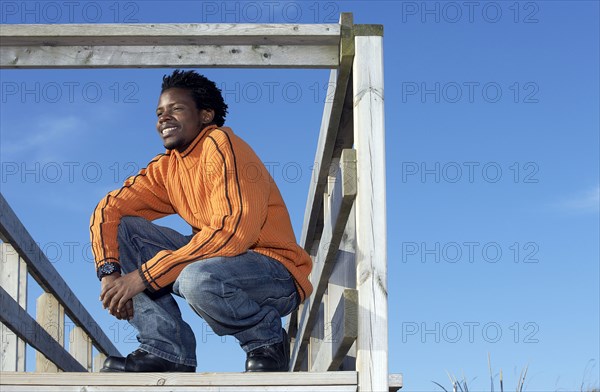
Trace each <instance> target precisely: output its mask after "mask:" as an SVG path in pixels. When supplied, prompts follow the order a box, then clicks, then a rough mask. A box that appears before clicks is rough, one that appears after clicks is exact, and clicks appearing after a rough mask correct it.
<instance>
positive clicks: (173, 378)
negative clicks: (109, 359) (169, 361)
mask: <svg viewBox="0 0 600 392" xmlns="http://www.w3.org/2000/svg"><path fill="white" fill-rule="evenodd" d="M357 380H358V374H357V373H356V372H322V373H305V372H302V373H289V372H279V373H277V372H275V373H111V374H110V376H107V375H106V374H105V373H104V374H103V373H71V374H68V373H62V374H56V373H54V374H52V373H50V374H39V373H13V374H10V373H6V374H2V377H0V385H23V386H29V387H31V386H35V385H40V386H44V385H57V386H68V385H71V386H118V385H122V386H129V388H130V389H129V390H136V391H137V390H140V389H138V388H132V387H144V386H147V387H150V386H161V387H162V388H166V389H167V390H173V389H174V387H176V386H179V387H183V386H197V387H198V386H214V387H215V388H214V389H212V391H217V390H221V391H222V390H225V389H218V388H217V387H219V388H223V387H265V386H282V387H290V388H294V387H303V388H304V389H301V390H302V391H320V390H321V389H320V387H326V386H336V385H337V386H353V387H354V390H356V384H357ZM311 386H312V387H313V388H312V389H311V388H307V387H311ZM257 389H258V388H257ZM162 390H163V391H164V390H165V389H162ZM188 390H190V389H188ZM227 390H228V389H227ZM237 390H238V391H243V390H244V389H237ZM246 390H250V389H246ZM254 390H256V389H254ZM260 390H263V391H264V390H266V389H260ZM290 390H293V389H290ZM295 390H298V389H295ZM2 391H4V387H3V388H2Z"/></svg>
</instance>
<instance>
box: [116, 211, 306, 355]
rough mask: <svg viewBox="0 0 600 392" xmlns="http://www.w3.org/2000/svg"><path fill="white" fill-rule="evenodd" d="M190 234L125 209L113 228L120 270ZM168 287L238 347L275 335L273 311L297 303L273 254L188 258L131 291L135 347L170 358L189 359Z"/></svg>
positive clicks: (191, 343) (190, 343)
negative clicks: (174, 273) (151, 284)
mask: <svg viewBox="0 0 600 392" xmlns="http://www.w3.org/2000/svg"><path fill="white" fill-rule="evenodd" d="M192 237H193V236H192V235H189V236H185V235H182V234H180V233H178V232H177V231H175V230H172V229H169V228H167V227H162V226H159V225H156V224H154V223H152V222H150V221H148V220H146V219H143V218H139V217H133V216H126V217H123V218H122V219H121V223H120V225H119V231H118V241H119V255H120V261H121V268H122V270H123V273H128V272H132V271H135V270H137V269H138V268H139V267H140V265H141V264H143V263H145V262H146V261H148V260H150V259H151V258H152V257H153V256H154V255H156V253H158V252H159V251H161V250H175V249H179V248H181V247H182V246H184V245H185V244H187V243H188V242H189V241H190V240H191V239H192ZM171 294H176V295H178V296H180V297H182V298H184V299H185V300H186V301H187V302H188V303H189V304H190V306H191V307H192V309H193V310H194V311H195V312H196V313H197V314H198V315H200V316H201V317H202V318H203V319H204V320H205V321H206V323H207V324H208V325H209V326H210V327H211V328H212V330H213V331H214V332H215V334H217V335H219V336H223V335H232V336H234V337H235V338H236V339H237V340H238V341H239V343H240V346H241V347H242V349H243V350H244V351H246V352H249V351H252V350H254V349H256V348H259V347H262V346H266V345H270V344H274V343H279V342H281V341H282V332H281V317H283V316H285V315H287V314H289V313H291V312H292V311H293V310H294V309H296V308H297V307H298V305H299V295H298V292H297V290H296V285H295V283H294V278H293V277H292V275H291V274H290V273H289V271H288V270H287V269H286V268H285V266H283V264H281V263H280V262H279V261H277V260H274V259H272V258H270V257H267V256H264V255H261V254H259V253H256V252H254V251H251V250H250V251H248V252H246V253H243V254H241V255H238V256H235V257H213V258H209V259H203V260H199V261H196V262H192V263H190V264H188V265H187V266H186V267H185V268H184V269H183V270H182V271H181V273H180V274H179V277H178V278H177V280H175V282H174V283H173V284H172V285H171V286H169V287H165V288H163V289H161V290H159V291H157V292H153V293H150V292H148V291H144V292H142V293H139V294H138V295H136V296H135V297H133V311H134V313H133V319H132V320H130V323H131V325H133V326H134V327H135V328H136V329H137V331H138V335H137V339H138V341H139V342H140V348H142V349H144V350H146V351H148V352H150V353H152V354H154V355H157V356H159V357H161V358H163V359H166V360H168V361H171V362H175V363H180V364H184V365H188V366H196V339H195V337H194V333H193V332H192V329H191V328H190V326H189V325H188V324H187V323H186V322H185V321H183V319H182V318H181V311H180V310H179V306H178V305H177V302H176V301H175V299H174V298H173V296H172V295H171Z"/></svg>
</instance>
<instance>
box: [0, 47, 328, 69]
mask: <svg viewBox="0 0 600 392" xmlns="http://www.w3.org/2000/svg"><path fill="white" fill-rule="evenodd" d="M338 61H339V60H338V48H337V46H302V45H293V46H268V45H260V46H259V45H255V46H247V45H246V46H245V45H226V46H208V45H171V46H48V45H44V46H3V47H1V48H0V68H5V69H8V68H169V67H204V68H335V67H337V66H338Z"/></svg>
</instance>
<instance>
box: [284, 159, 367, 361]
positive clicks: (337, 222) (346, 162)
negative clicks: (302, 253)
mask: <svg viewBox="0 0 600 392" xmlns="http://www.w3.org/2000/svg"><path fill="white" fill-rule="evenodd" d="M355 182H356V153H355V151H354V150H351V149H347V150H344V151H343V152H342V155H341V160H340V165H339V169H338V170H337V176H336V184H335V185H334V187H333V189H332V192H331V194H330V195H329V196H328V203H329V206H328V207H327V209H328V210H329V211H330V213H329V214H328V216H327V217H326V219H325V221H324V227H323V234H322V237H321V242H320V245H319V250H318V253H317V256H316V257H315V259H314V263H313V271H312V273H311V280H312V281H313V285H314V291H313V294H312V295H311V296H310V298H309V299H308V300H307V301H306V302H307V304H306V305H305V306H304V307H303V308H302V315H301V317H300V319H299V328H298V334H297V336H296V338H297V340H296V344H295V345H294V347H293V351H292V355H291V362H290V366H291V367H290V369H293V370H298V369H299V366H300V361H301V360H302V356H303V355H304V353H303V351H304V349H305V347H306V344H307V343H308V340H309V337H310V333H311V331H312V329H313V326H314V323H315V320H316V319H317V310H318V308H315V307H316V306H318V305H319V304H320V303H321V300H322V297H323V293H324V292H325V289H326V288H327V283H328V280H329V276H330V275H331V271H332V269H333V265H334V260H335V256H336V254H337V252H338V249H339V246H340V242H341V240H342V236H343V234H344V228H345V227H346V223H347V221H348V216H349V215H350V210H351V209H352V203H353V201H354V198H355V197H356V184H355ZM292 366H293V367H292Z"/></svg>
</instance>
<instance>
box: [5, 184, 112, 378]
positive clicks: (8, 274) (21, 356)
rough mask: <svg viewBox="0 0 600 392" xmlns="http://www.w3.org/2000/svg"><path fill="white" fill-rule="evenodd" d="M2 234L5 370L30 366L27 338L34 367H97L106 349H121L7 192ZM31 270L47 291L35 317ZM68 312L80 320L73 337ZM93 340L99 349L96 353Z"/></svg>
mask: <svg viewBox="0 0 600 392" xmlns="http://www.w3.org/2000/svg"><path fill="white" fill-rule="evenodd" d="M0 239H1V240H2V243H0V246H1V248H0V308H1V309H2V311H1V312H0V321H1V325H0V327H1V334H2V350H1V352H0V354H1V357H0V369H1V371H3V372H5V371H25V344H29V345H31V346H32V347H33V348H34V349H36V350H37V353H36V362H35V363H36V367H35V370H36V371H40V372H57V371H60V370H62V371H69V372H90V371H97V370H98V369H99V367H100V366H101V364H102V363H103V361H104V358H105V357H106V355H119V351H118V350H117V349H116V348H115V346H114V345H113V343H112V342H111V341H110V340H109V338H108V337H107V336H106V334H105V333H104V332H103V331H102V329H101V328H100V327H99V326H98V324H96V322H95V321H94V319H93V318H92V316H91V315H90V314H89V313H88V311H87V310H86V309H85V308H84V307H83V305H82V304H81V303H80V302H79V300H78V299H77V297H76V296H75V294H74V293H73V292H72V291H71V289H70V288H69V286H68V285H67V283H66V282H65V281H64V280H63V278H62V277H61V276H60V274H59V273H58V272H57V271H56V269H55V268H54V266H53V265H52V264H51V263H50V261H49V260H48V259H47V258H46V256H45V255H44V253H43V252H42V251H41V249H40V248H39V246H38V245H37V243H36V242H35V241H34V239H33V238H32V237H31V235H30V234H29V233H28V232H27V230H26V229H25V227H23V225H22V224H21V222H20V221H19V219H18V218H17V216H16V215H15V213H14V211H13V210H12V209H11V208H10V206H9V205H8V203H7V202H6V200H5V199H4V196H2V194H0ZM28 274H30V275H31V276H32V277H33V279H35V281H36V282H37V283H38V284H39V285H40V286H41V287H42V289H43V290H44V291H45V292H44V293H43V294H42V295H40V296H39V297H38V298H37V302H36V317H35V319H34V318H33V317H32V316H31V315H29V313H28V312H27V275H28ZM65 314H66V315H67V316H68V317H69V318H70V319H71V320H72V322H73V323H74V324H75V326H73V328H69V329H70V333H69V336H68V337H66V336H64V332H65ZM65 338H67V339H69V341H68V342H69V351H66V350H65V349H64V343H65V340H64V339H65ZM93 346H94V347H96V349H97V351H98V354H97V355H96V357H95V358H94V359H92V352H93V350H92V347H93Z"/></svg>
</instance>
